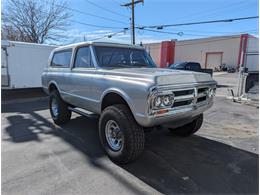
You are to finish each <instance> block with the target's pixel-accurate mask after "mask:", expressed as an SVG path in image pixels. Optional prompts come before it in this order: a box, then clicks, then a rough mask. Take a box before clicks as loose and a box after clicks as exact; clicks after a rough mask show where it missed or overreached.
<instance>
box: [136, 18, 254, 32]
mask: <svg viewBox="0 0 260 195" xmlns="http://www.w3.org/2000/svg"><path fill="white" fill-rule="evenodd" d="M257 18H259V16H249V17H241V18H229V19H221V20H209V21H199V22H188V23H178V24H163V25H152V26H139V27H137V28H139V29H143V28H157V29H163V28H165V27H171V26H190V25H197V24H212V23H222V22H234V21H241V20H251V19H257Z"/></svg>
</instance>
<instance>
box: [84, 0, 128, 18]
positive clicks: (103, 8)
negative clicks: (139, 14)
mask: <svg viewBox="0 0 260 195" xmlns="http://www.w3.org/2000/svg"><path fill="white" fill-rule="evenodd" d="M86 1H87V2H88V3H90V4H91V5H93V6H95V7H98V8H100V9H102V10H105V11H107V12H110V13H112V14H115V15H118V16H122V17H125V18H129V16H126V15H123V14H120V13H118V12H115V11H113V10H110V9H107V8H105V7H103V6H100V5H98V4H96V3H93V2H92V1H89V0H86Z"/></svg>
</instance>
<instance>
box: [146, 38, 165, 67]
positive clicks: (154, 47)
mask: <svg viewBox="0 0 260 195" xmlns="http://www.w3.org/2000/svg"><path fill="white" fill-rule="evenodd" d="M144 47H145V49H146V51H147V52H148V53H150V55H151V57H152V59H153V61H154V62H155V63H156V65H157V66H158V67H159V66H160V59H161V43H149V44H145V45H144Z"/></svg>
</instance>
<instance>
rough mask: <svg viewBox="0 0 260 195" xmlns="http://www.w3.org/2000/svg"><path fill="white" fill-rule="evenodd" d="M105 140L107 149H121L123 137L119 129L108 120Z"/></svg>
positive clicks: (112, 121)
mask: <svg viewBox="0 0 260 195" xmlns="http://www.w3.org/2000/svg"><path fill="white" fill-rule="evenodd" d="M105 135H106V140H107V143H108V145H109V147H110V148H111V149H113V150H115V151H118V150H120V149H121V148H122V145H123V142H124V137H123V133H122V131H121V129H120V128H119V126H118V124H117V123H116V122H115V121H114V120H109V121H108V122H107V124H106V127H105Z"/></svg>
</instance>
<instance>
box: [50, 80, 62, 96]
mask: <svg viewBox="0 0 260 195" xmlns="http://www.w3.org/2000/svg"><path fill="white" fill-rule="evenodd" d="M53 90H57V91H58V92H59V93H60V90H59V87H58V85H57V83H56V82H55V81H52V82H50V83H49V85H48V92H49V93H50V92H51V91H53Z"/></svg>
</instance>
